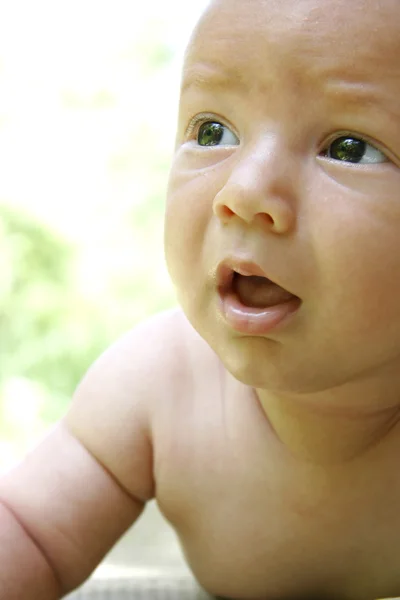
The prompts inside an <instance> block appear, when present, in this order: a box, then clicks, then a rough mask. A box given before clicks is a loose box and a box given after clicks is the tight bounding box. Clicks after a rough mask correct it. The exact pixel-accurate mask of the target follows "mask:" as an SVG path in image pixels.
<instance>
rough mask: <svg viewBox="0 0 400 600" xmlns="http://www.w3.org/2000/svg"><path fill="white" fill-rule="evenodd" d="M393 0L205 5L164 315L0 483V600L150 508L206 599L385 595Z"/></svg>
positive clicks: (397, 362)
mask: <svg viewBox="0 0 400 600" xmlns="http://www.w3.org/2000/svg"><path fill="white" fill-rule="evenodd" d="M399 31H400V2H399V0H380V1H379V2H378V1H377V0H353V1H352V2H347V1H346V0H214V1H212V2H211V4H210V6H209V7H208V9H207V10H206V12H205V14H204V15H203V17H202V19H201V21H200V23H199V24H198V26H197V28H196V30H195V32H194V34H193V37H192V39H191V42H190V45H189V48H188V50H187V53H186V58H185V65H184V70H183V79H182V93H181V104H180V116H179V125H178V133H177V143H176V152H175V156H174V159H173V164H172V168H171V176H170V181H169V187H168V197H167V206H166V221H165V251H166V259H167V264H168V268H169V272H170V275H171V278H172V280H173V282H174V284H175V285H176V288H177V292H178V297H179V301H180V304H181V307H182V308H181V309H179V310H173V311H168V312H165V313H162V314H160V315H157V316H155V317H153V318H151V319H149V320H148V321H146V322H144V323H142V324H141V325H140V326H138V327H136V328H135V329H134V330H133V331H131V332H130V333H128V334H127V335H126V336H125V337H123V338H122V339H121V340H120V341H118V342H117V343H116V344H115V345H114V346H113V347H111V348H110V349H109V350H108V351H107V352H106V353H105V354H104V355H103V356H102V357H101V358H100V359H99V360H98V361H97V362H96V363H95V365H94V366H93V367H92V368H91V369H90V370H89V372H88V374H87V375H86V377H85V378H84V380H83V382H82V383H81V385H80V386H79V388H78V390H77V392H76V395H75V398H74V400H73V402H72V405H71V407H70V410H69V412H68V414H67V415H66V416H65V418H64V419H63V420H62V421H61V422H60V423H59V424H58V425H57V426H55V427H54V429H53V430H52V431H51V432H50V434H49V435H48V437H47V438H46V439H45V440H44V441H43V442H42V443H41V444H40V445H39V446H38V447H37V448H36V449H35V450H34V451H33V452H32V453H30V454H29V455H28V456H27V458H26V459H25V460H24V461H23V462H22V463H21V464H20V465H19V466H18V467H17V468H15V469H13V470H12V471H11V472H9V473H7V474H6V475H5V476H4V477H3V478H2V479H1V483H0V498H1V504H0V506H1V511H0V532H1V534H0V535H1V537H0V598H1V599H2V600H3V599H4V600H32V599H35V600H36V599H40V600H54V599H56V598H60V597H61V596H62V595H64V594H66V593H67V592H68V591H70V590H72V589H74V588H75V587H77V586H78V585H79V584H81V583H82V582H83V581H84V580H85V578H87V577H88V576H89V574H90V573H91V572H92V571H93V569H94V568H95V567H96V566H97V565H98V563H99V562H100V561H101V559H102V557H103V556H104V555H105V554H106V553H107V552H108V551H109V550H110V548H111V547H112V545H113V544H114V543H115V542H116V541H117V539H118V538H119V537H120V536H121V534H122V533H123V532H125V531H126V530H127V528H128V527H130V526H131V525H132V523H133V522H134V521H135V520H136V519H137V518H138V516H139V515H140V513H141V512H142V510H143V507H144V506H145V504H146V502H147V501H149V500H150V499H152V498H156V499H157V502H158V504H159V507H160V509H161V511H162V512H163V514H164V515H165V517H166V518H167V519H168V521H169V522H170V523H171V524H172V526H173V527H174V528H175V530H176V532H177V535H178V536H179V539H180V542H181V544H182V547H183V549H184V552H185V556H186V558H187V561H188V563H189V565H190V567H191V569H192V571H193V573H194V575H195V577H196V578H197V580H198V581H199V583H200V584H201V586H202V587H203V588H204V589H205V590H207V591H208V592H209V593H210V594H212V595H214V596H219V597H224V598H231V599H238V600H239V599H241V600H280V599H300V598H335V599H338V598H343V599H349V600H368V599H374V598H378V597H379V598H382V597H388V596H395V595H397V594H400V476H399V474H398V468H399V459H400V423H399V419H400V309H399V307H400V100H399V99H400V58H399V57H400V35H399Z"/></svg>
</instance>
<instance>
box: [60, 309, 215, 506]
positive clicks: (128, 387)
mask: <svg viewBox="0 0 400 600" xmlns="http://www.w3.org/2000/svg"><path fill="white" fill-rule="evenodd" d="M203 345H205V342H204V341H203V340H202V339H201V338H200V336H199V335H198V334H197V333H196V332H195V330H194V329H193V328H192V326H191V325H190V323H189V322H188V321H187V319H186V317H185V315H184V314H183V312H182V310H181V309H179V308H176V309H171V310H167V311H164V312H162V313H159V314H156V315H154V316H152V317H150V318H148V319H146V320H145V321H143V322H142V323H139V324H138V325H137V326H136V327H134V328H133V329H132V330H131V331H129V332H128V333H126V334H125V335H124V336H122V337H121V338H120V339H119V340H118V341H117V342H116V343H114V344H113V345H112V346H111V347H110V348H109V349H107V350H106V351H105V352H104V353H103V354H102V356H100V358H99V359H98V360H97V361H96V362H95V363H94V364H93V365H92V367H91V368H90V369H89V371H88V372H87V374H86V375H85V377H84V378H83V380H82V382H81V384H80V385H79V386H78V389H77V391H76V393H75V396H74V399H73V402H72V405H71V407H70V410H69V412H68V414H67V415H66V417H65V422H66V424H67V425H68V428H69V430H70V431H71V432H72V433H73V435H74V436H75V437H76V438H78V439H79V440H80V442H81V443H82V444H83V445H84V446H85V447H86V448H87V449H88V450H89V451H90V452H91V453H92V455H93V456H94V457H95V458H96V459H97V460H98V461H99V462H100V463H101V464H103V465H104V466H105V467H106V468H107V470H109V471H110V472H111V473H112V474H113V476H114V477H115V478H116V479H117V480H118V482H119V483H120V484H121V485H122V486H123V487H124V488H125V489H127V491H129V493H131V494H133V495H134V496H136V497H141V498H151V497H152V494H153V488H154V482H153V479H152V464H151V461H152V426H151V418H152V414H153V411H154V410H156V406H157V405H158V403H159V402H160V399H161V398H165V397H166V394H168V395H170V396H173V395H174V394H175V393H176V392H177V387H178V386H182V385H184V383H185V381H186V380H187V373H188V368H189V367H188V364H189V363H190V362H191V359H190V357H191V355H192V354H193V353H194V354H198V352H199V350H198V349H196V348H197V346H198V347H199V348H203ZM203 351H204V348H203ZM138 486H139V488H138Z"/></svg>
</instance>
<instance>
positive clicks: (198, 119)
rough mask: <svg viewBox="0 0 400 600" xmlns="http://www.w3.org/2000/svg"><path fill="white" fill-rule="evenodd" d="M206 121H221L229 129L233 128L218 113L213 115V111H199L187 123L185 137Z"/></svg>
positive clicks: (189, 135)
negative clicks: (199, 112)
mask: <svg viewBox="0 0 400 600" xmlns="http://www.w3.org/2000/svg"><path fill="white" fill-rule="evenodd" d="M207 121H215V122H218V123H221V125H224V126H225V127H228V128H229V129H232V130H233V128H232V126H231V125H229V124H228V123H227V122H226V121H224V119H222V118H221V117H219V116H218V115H215V114H214V113H201V114H199V115H196V116H195V117H193V119H191V120H190V122H189V125H188V126H187V129H186V137H188V138H191V137H192V136H193V134H194V133H195V132H197V131H198V129H199V128H200V127H201V125H203V123H207Z"/></svg>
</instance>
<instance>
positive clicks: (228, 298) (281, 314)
mask: <svg viewBox="0 0 400 600" xmlns="http://www.w3.org/2000/svg"><path fill="white" fill-rule="evenodd" d="M220 301H221V304H222V306H221V309H222V314H223V317H224V319H225V321H226V323H227V324H228V325H229V326H230V327H231V328H232V329H235V330H236V331H238V332H239V333H246V334H250V335H265V334H267V333H270V332H271V331H273V330H274V329H277V328H278V326H280V325H284V324H286V322H287V321H288V320H289V318H290V317H292V316H293V315H294V314H295V313H296V312H297V311H298V309H299V308H300V305H301V300H300V299H299V298H293V299H292V300H289V301H288V302H284V303H282V304H276V305H275V306H270V307H269V308H252V307H250V306H245V305H244V304H242V303H241V302H240V300H239V298H238V297H237V295H236V294H235V293H234V292H229V293H227V294H224V295H223V296H222V295H221V296H220Z"/></svg>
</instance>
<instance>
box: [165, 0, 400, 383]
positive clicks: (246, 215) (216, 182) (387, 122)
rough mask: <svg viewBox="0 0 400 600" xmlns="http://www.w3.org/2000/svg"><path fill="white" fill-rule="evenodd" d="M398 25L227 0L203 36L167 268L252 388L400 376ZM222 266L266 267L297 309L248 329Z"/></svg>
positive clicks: (193, 316) (177, 171) (393, 10)
mask: <svg viewBox="0 0 400 600" xmlns="http://www.w3.org/2000/svg"><path fill="white" fill-rule="evenodd" d="M399 26H400V2H399V0H381V1H380V2H376V0H353V2H347V0H215V1H214V2H212V3H211V5H210V6H209V8H208V9H207V11H206V12H205V14H204V16H203V17H202V19H201V21H200V23H199V25H198V26H197V28H196V30H195V32H194V34H193V37H192V40H191V42H190V45H189V48H188V50H187V54H186V61H185V65H184V71H183V80H182V94H181V105H180V115H179V125H178V134H177V145H176V153H175V157H174V161H173V164H172V169H171V177H170V184H169V190H168V201H167V209H166V233H165V241H166V257H167V264H168V267H169V270H170V274H171V277H172V279H173V281H174V283H175V284H176V286H177V290H178V294H179V299H180V302H181V304H182V307H183V309H184V311H185V313H186V314H187V316H188V318H189V319H190V321H191V322H192V324H193V325H194V327H195V328H196V329H197V330H198V332H199V333H200V334H201V335H202V336H203V337H204V338H205V340H206V341H207V342H208V343H209V344H210V345H211V347H212V348H213V349H214V350H215V351H216V352H217V354H218V355H219V356H220V357H221V359H222V360H223V362H224V363H225V365H226V367H227V368H228V369H229V370H230V371H231V372H232V373H233V374H234V375H235V376H236V377H237V378H238V379H240V380H242V381H244V382H245V383H247V384H249V385H252V386H257V387H268V386H270V387H271V388H275V389H287V390H292V391H307V390H308V391H312V390H322V389H326V388H328V387H332V386H335V385H339V384H341V383H344V382H346V381H349V380H352V379H354V378H358V377H365V376H367V375H372V374H376V373H378V372H379V371H380V370H381V369H384V368H386V367H387V366H388V365H393V366H395V368H396V373H400V369H399V367H400V310H399V306H400V101H399V98H400V60H399V56H400V36H399V33H398V32H399ZM225 259H228V262H229V259H232V260H233V262H234V261H235V260H236V261H237V260H238V259H240V260H241V259H243V260H247V261H251V262H253V263H257V265H259V266H260V267H261V268H262V270H263V272H264V273H265V274H266V275H267V276H268V278H269V279H270V280H272V281H273V282H275V283H277V284H279V285H280V286H281V287H282V288H285V290H288V291H289V292H291V294H293V295H294V296H296V297H298V298H299V299H300V300H301V302H300V303H299V304H300V306H297V308H296V310H295V312H294V313H292V315H291V316H290V317H289V318H287V319H284V320H283V322H281V323H280V324H279V325H277V326H276V327H274V328H272V329H271V330H268V331H267V332H266V333H265V334H260V333H259V332H257V333H255V334H254V335H252V333H251V331H246V328H245V327H244V330H243V331H241V332H240V331H238V330H237V329H235V328H234V327H232V326H231V325H230V324H229V323H228V322H227V321H226V319H225V315H224V310H223V308H221V307H222V306H223V305H224V302H223V301H222V300H221V289H218V283H221V281H219V282H218V281H216V278H217V277H218V276H220V275H221V269H218V267H221V262H223V261H224V260H225ZM230 264H232V262H231V263H230ZM226 291H227V290H226V289H225V290H223V292H226Z"/></svg>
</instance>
